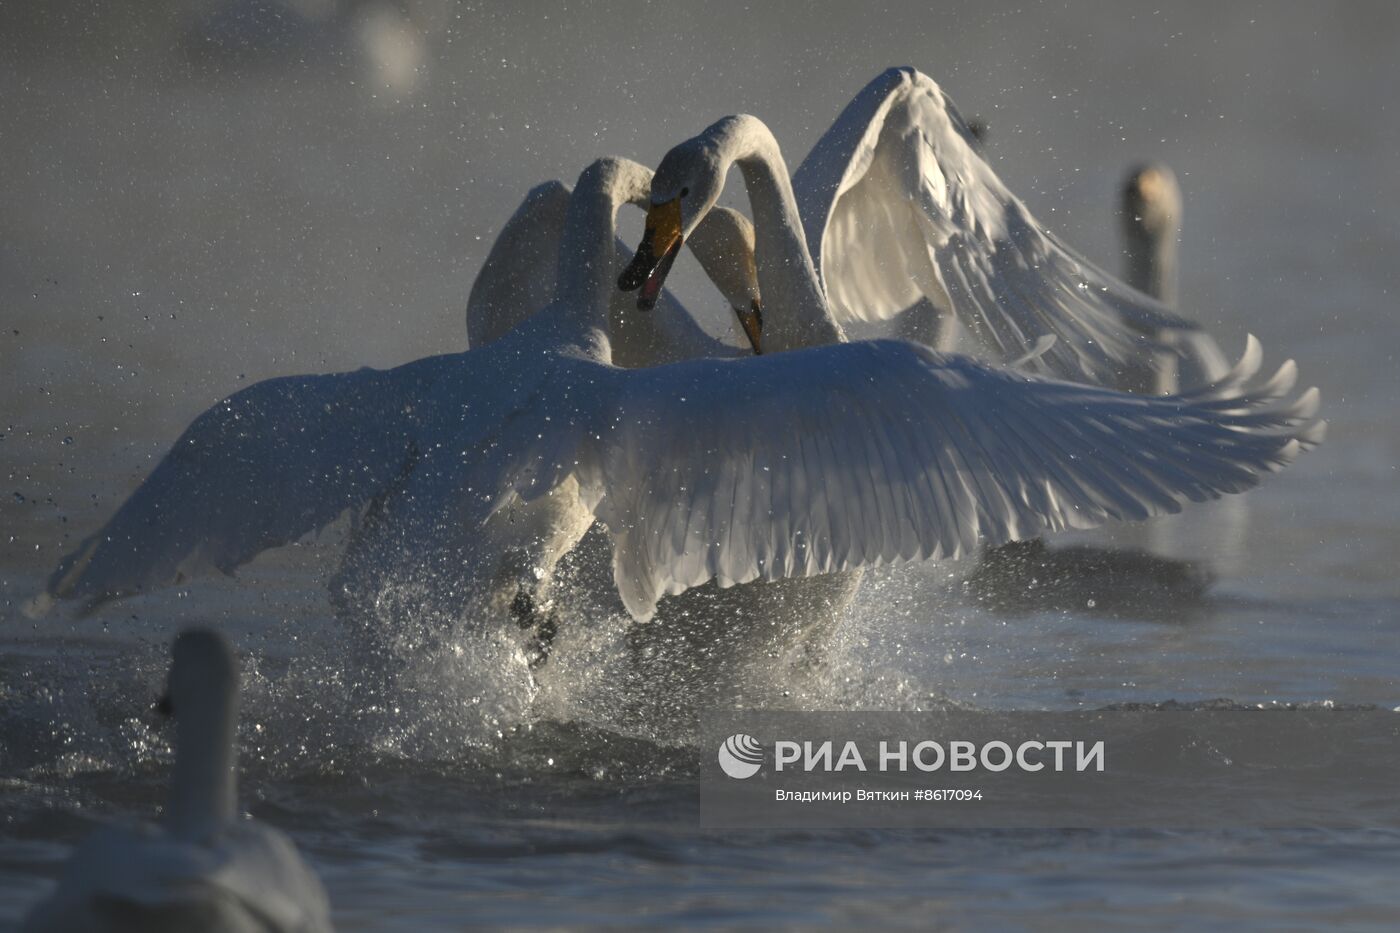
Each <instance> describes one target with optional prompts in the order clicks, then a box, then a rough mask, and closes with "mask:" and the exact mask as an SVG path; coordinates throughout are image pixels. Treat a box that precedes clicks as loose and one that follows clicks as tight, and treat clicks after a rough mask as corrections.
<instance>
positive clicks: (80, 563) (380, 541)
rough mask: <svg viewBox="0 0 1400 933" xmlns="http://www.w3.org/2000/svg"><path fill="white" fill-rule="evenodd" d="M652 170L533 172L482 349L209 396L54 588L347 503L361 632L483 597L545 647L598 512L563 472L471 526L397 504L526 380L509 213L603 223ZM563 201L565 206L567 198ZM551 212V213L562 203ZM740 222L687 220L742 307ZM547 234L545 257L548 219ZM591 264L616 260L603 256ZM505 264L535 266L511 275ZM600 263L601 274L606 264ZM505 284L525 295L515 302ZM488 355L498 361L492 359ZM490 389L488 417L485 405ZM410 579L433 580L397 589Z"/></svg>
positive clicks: (193, 560)
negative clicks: (515, 327)
mask: <svg viewBox="0 0 1400 933" xmlns="http://www.w3.org/2000/svg"><path fill="white" fill-rule="evenodd" d="M650 181H651V172H650V171H649V170H648V169H646V168H644V167H643V166H641V165H639V164H637V163H635V162H628V161H626V160H619V159H610V160H602V161H599V162H598V163H595V164H594V165H593V166H590V168H589V169H587V170H585V171H584V173H583V174H582V175H581V176H580V179H579V182H578V190H577V191H576V192H574V194H573V196H572V199H570V197H569V195H568V191H567V189H566V188H564V186H562V185H544V186H540V187H539V188H537V189H535V191H533V192H532V193H531V195H530V196H529V197H527V199H526V204H525V205H524V206H522V209H521V211H518V212H517V217H516V218H513V219H512V222H511V223H510V224H508V225H507V229H506V231H505V232H503V234H502V236H501V238H500V240H498V242H497V244H496V247H494V248H493V264H492V265H491V267H490V268H491V269H493V270H495V271H494V272H489V273H488V274H486V275H485V277H484V279H482V280H479V281H478V283H477V287H476V288H474V289H473V294H472V301H471V308H472V311H471V312H469V318H470V319H471V320H472V321H473V322H474V323H475V324H476V325H477V330H476V333H475V335H474V339H473V340H472V342H473V345H474V346H475V345H477V344H481V345H484V346H479V347H478V348H477V349H474V350H471V351H468V353H466V354H453V355H447V356H441V357H435V358H430V359H425V360H420V361H417V362H415V363H410V364H407V365H405V366H401V367H398V368H396V369H393V370H389V371H375V370H371V369H361V370H359V371H356V372H351V373H340V374H333V375H326V376H293V377H284V378H280V379H272V380H267V381H265V382H262V383H258V384H257V385H254V386H252V387H250V388H248V389H245V390H243V391H241V392H239V393H237V394H235V395H234V396H231V397H230V398H228V399H225V400H224V401H222V402H220V403H218V404H217V405H215V406H213V407H212V408H211V409H209V410H208V411H206V412H205V413H204V414H202V415H201V416H200V417H199V418H198V419H196V421H195V423H194V424H193V425H191V427H190V428H189V429H188V430H187V431H186V432H185V434H184V435H183V436H182V437H181V438H180V439H179V440H178V441H177V442H176V444H175V446H174V448H173V449H172V450H171V452H170V454H169V455H168V456H167V457H166V458H165V459H164V460H163V461H162V462H161V463H160V464H158V465H157V468H156V469H155V471H153V472H152V474H151V475H150V476H149V477H148V478H147V480H146V481H145V482H144V483H143V484H142V485H141V487H140V488H139V489H138V490H137V491H136V493H135V494H133V496H132V497H131V498H130V499H129V500H128V501H127V502H126V503H124V504H123V505H122V507H121V508H120V509H119V510H118V512H117V514H116V515H115V516H114V517H113V518H112V520H111V521H110V522H108V524H107V525H106V526H105V527H104V528H103V529H102V530H101V531H100V532H99V533H98V534H97V535H94V536H93V537H92V538H89V539H88V540H87V541H85V542H83V544H82V545H80V546H79V548H77V549H76V550H75V551H74V552H73V553H72V554H70V555H69V556H68V557H67V558H65V559H64V560H63V561H62V562H61V563H60V565H59V567H58V569H57V570H56V572H55V573H54V575H53V576H52V578H51V579H50V581H49V584H48V593H49V594H50V595H51V596H56V597H62V598H79V599H82V600H85V601H86V603H87V604H88V607H89V608H91V607H92V606H94V605H96V604H98V603H100V602H102V601H104V600H106V599H110V598H115V597H119V596H123V595H127V594H130V593H133V592H138V591H141V590H145V589H149V588H152V587H156V586H162V585H168V584H173V583H178V582H180V581H182V580H184V579H186V578H189V577H193V576H197V575H199V574H202V573H205V572H211V571H214V572H222V573H232V572H233V571H234V570H235V569H236V568H237V567H239V566H240V565H242V564H244V563H246V562H247V561H249V560H251V559H252V558H253V557H255V556H256V555H257V554H258V553H261V552H262V551H264V550H266V549H268V548H271V547H276V546H279V545H283V544H287V543H290V542H292V541H295V540H297V539H298V538H300V537H302V536H303V535H305V534H307V533H308V532H311V531H315V530H317V529H320V528H323V527H325V526H326V525H328V524H330V523H331V522H332V521H334V520H335V519H336V518H338V517H339V516H340V515H341V514H342V513H344V512H346V511H350V512H351V513H352V514H354V516H355V517H356V523H355V527H354V530H353V533H352V535H351V536H350V540H349V543H348V546H347V548H346V551H345V554H344V556H343V558H342V560H341V563H340V567H339V568H338V570H337V571H336V573H335V574H334V575H333V577H332V578H331V580H330V587H329V588H330V594H331V601H332V603H333V605H334V607H335V609H336V614H337V616H338V617H339V618H341V619H343V620H353V621H354V622H355V623H356V625H355V628H354V631H355V634H356V635H361V636H365V637H366V639H367V640H366V643H365V645H363V646H362V647H364V648H365V649H366V650H369V651H378V650H381V649H382V648H383V647H384V645H383V643H382V640H381V639H380V638H379V632H378V631H376V627H377V626H380V625H381V623H384V622H386V621H390V620H386V619H385V618H384V616H385V615H386V614H390V615H393V614H395V613H397V615H396V617H395V619H394V620H393V621H395V622H400V623H401V622H403V621H404V619H405V618H406V617H426V616H434V617H435V618H431V619H427V618H425V619H424V621H425V622H426V623H427V624H430V625H431V624H436V622H437V621H440V619H441V617H443V616H447V615H454V614H456V613H459V612H460V610H461V608H462V607H463V606H464V605H465V604H466V603H467V601H468V600H470V599H471V598H472V597H474V596H482V595H484V596H485V598H486V599H487V600H488V601H489V602H490V603H491V604H492V605H493V607H494V608H495V609H497V610H499V611H508V612H509V613H510V615H511V616H512V617H513V618H515V619H516V621H517V622H518V623H519V624H520V625H521V627H522V628H525V629H527V630H530V631H532V632H535V631H537V630H540V629H543V632H541V633H540V634H541V636H542V637H541V638H540V639H538V640H536V641H533V642H532V643H531V645H530V646H529V649H528V650H529V654H530V658H531V661H532V663H536V664H537V663H539V662H540V661H542V660H543V656H544V649H545V648H546V647H547V642H548V636H549V628H550V627H551V626H552V625H553V622H552V621H551V620H550V618H549V617H548V616H547V615H545V614H544V612H545V610H546V609H547V607H548V603H549V597H548V584H549V581H550V572H551V571H552V569H553V566H554V564H555V563H556V562H557V561H558V560H559V558H560V557H561V556H562V555H563V554H564V553H566V552H567V551H568V550H569V549H570V548H572V547H573V546H574V544H575V543H576V542H577V541H578V540H579V539H580V538H581V537H582V536H583V534H584V532H585V531H586V530H587V528H588V527H589V525H591V524H592V521H593V518H592V515H591V513H590V512H588V511H587V509H585V508H583V507H582V506H581V505H580V504H579V502H578V496H577V491H576V489H574V488H573V487H571V486H569V485H568V484H567V483H566V484H564V486H563V487H562V488H560V489H558V490H555V491H553V492H552V493H551V494H550V495H547V496H544V497H541V498H539V499H537V500H534V501H532V502H530V503H529V504H522V503H517V504H515V505H514V506H512V507H511V508H509V509H505V510H503V511H502V513H501V514H500V515H497V516H493V517H492V518H491V519H490V520H489V521H488V522H487V527H486V528H485V529H484V533H483V531H482V530H480V529H476V528H473V527H470V526H468V525H462V526H453V525H451V523H448V522H443V523H437V522H435V521H434V516H432V515H431V514H430V513H428V512H426V511H422V510H414V509H413V508H411V507H410V506H409V503H410V502H412V501H414V500H415V498H420V499H421V501H422V502H423V503H424V504H425V507H426V506H427V505H428V504H429V503H434V502H437V501H438V500H437V499H435V498H432V497H431V496H430V495H429V493H427V492H425V489H428V488H431V489H432V490H433V492H432V495H438V494H441V495H442V496H447V497H450V495H451V490H450V488H449V487H450V484H451V482H453V481H454V480H456V479H461V478H462V477H464V476H466V475H467V474H468V473H469V469H468V468H467V467H465V466H463V467H460V468H458V467H455V466H454V465H452V464H448V463H444V461H445V459H446V458H447V457H449V456H451V454H448V453H445V452H444V448H446V447H450V446H452V445H455V444H456V443H457V442H458V440H459V438H466V439H467V440H462V441H461V442H462V443H463V444H469V443H472V442H480V443H485V444H488V445H489V444H495V443H498V440H497V439H496V432H497V431H499V430H500V428H501V426H502V425H503V424H504V423H505V422H507V421H508V420H509V419H510V417H511V408H510V406H511V405H512V404H515V403H516V402H517V400H523V399H526V398H528V394H529V392H530V391H532V386H533V382H532V381H531V376H532V373H531V372H529V370H530V369H531V368H532V367H533V366H534V365H535V364H534V363H533V361H532V357H533V356H534V354H535V352H536V351H535V350H534V349H533V348H531V347H529V346H528V344H522V342H521V341H519V340H517V341H515V342H511V343H508V344H505V345H504V346H502V347H495V344H496V342H498V341H499V340H500V334H498V333H496V332H495V331H499V330H501V327H500V321H499V319H498V318H502V317H504V318H508V319H511V320H517V319H520V318H522V317H524V316H527V315H528V312H529V304H530V302H531V301H532V300H533V299H532V296H533V295H535V294H538V285H537V283H538V281H540V280H541V279H547V280H548V281H549V282H551V283H553V282H554V281H555V279H556V276H555V272H554V270H553V269H547V268H543V262H542V260H541V259H540V257H539V256H538V254H537V253H530V252H528V250H529V249H531V248H533V247H535V246H536V245H537V244H538V243H539V242H541V238H547V237H550V236H551V234H549V233H548V230H549V229H550V225H548V224H546V225H544V226H543V227H542V226H541V225H540V224H539V223H535V224H534V226H533V229H524V228H522V225H521V224H520V223H519V222H518V219H519V218H520V217H536V218H538V215H539V214H540V213H541V212H543V213H544V215H545V216H547V217H548V216H551V215H552V213H557V212H555V211H554V208H561V209H562V210H563V211H564V213H566V214H570V216H571V218H572V220H571V222H572V223H573V224H574V226H575V230H574V233H573V234H572V236H573V239H574V240H575V241H577V242H579V243H583V242H587V241H589V240H590V239H592V238H598V237H604V236H606V237H614V238H615V219H614V218H615V213H616V209H617V206H618V204H620V203H621V202H623V201H627V200H636V199H639V198H640V199H645V197H646V194H647V192H648V190H649V187H650ZM561 195H562V196H563V197H562V198H561V197H560V196H561ZM541 203H543V204H544V205H545V206H544V207H543V208H539V207H538V205H540V204H541ZM570 204H576V205H577V207H575V208H574V210H573V211H572V213H570V211H569V206H570ZM527 207H528V208H530V210H526V208H527ZM558 226H559V227H563V226H564V223H563V217H560V218H559V225H558ZM555 229H557V228H555ZM522 233H531V234H534V235H536V236H523V235H521V234H522ZM752 238H753V233H752V228H751V226H750V225H749V223H748V221H747V219H746V218H744V217H743V216H742V215H739V214H737V213H736V212H732V211H720V212H716V213H715V214H714V215H713V222H712V223H710V222H707V223H706V224H705V225H704V226H702V227H701V228H700V229H699V230H697V236H696V237H695V238H694V239H693V241H692V246H693V248H694V249H695V250H696V253H697V255H698V256H699V257H700V258H701V260H702V262H703V264H704V265H705V267H706V268H707V269H708V270H710V272H711V273H712V274H713V275H715V276H716V280H717V282H718V284H720V286H721V288H722V290H724V291H725V293H726V294H727V295H729V296H730V300H731V301H733V302H735V303H736V307H739V308H742V309H743V310H745V311H750V312H752V313H757V309H758V294H757V290H756V284H755V281H754V273H753V262H752ZM552 241H553V248H554V250H555V252H556V257H555V260H554V264H555V265H557V264H558V262H559V259H558V255H557V254H558V251H559V245H558V244H559V234H558V233H557V232H556V233H554V234H552ZM498 252H501V253H503V254H504V255H506V256H509V255H511V254H512V252H517V253H520V254H523V255H524V256H525V257H526V259H527V260H528V261H525V262H515V263H507V262H506V261H505V260H504V259H502V260H500V261H496V254H497V253H498ZM585 258H586V257H585ZM603 261H608V262H613V261H615V260H614V259H613V257H612V254H611V253H609V254H608V255H607V257H606V258H605V259H604V260H603ZM502 269H519V270H521V271H522V272H525V271H528V272H530V273H531V274H519V275H505V274H503V273H502V272H501V271H500V270H502ZM599 274H602V275H604V276H605V278H608V279H611V273H608V272H600V273H599ZM483 282H484V283H485V284H483ZM532 289H534V291H532ZM609 291H610V290H609ZM512 292H515V293H517V294H518V295H519V297H517V298H515V299H514V300H513V301H512V299H511V298H510V296H511V294H512ZM608 298H609V295H607V294H603V293H602V292H598V294H597V295H595V296H594V298H593V299H592V300H597V301H600V302H601V303H602V305H603V307H608V301H607V299H608ZM744 305H747V307H744ZM493 316H494V317H493ZM632 316H633V317H635V318H637V321H636V322H635V323H636V324H637V327H636V330H637V331H638V332H640V334H641V338H640V339H632V340H631V341H630V342H629V345H630V347H631V349H632V352H633V354H634V355H635V356H642V357H645V356H647V355H648V354H651V355H653V356H662V355H664V354H667V353H671V354H675V353H684V352H699V351H700V349H704V350H708V351H712V352H722V350H723V345H722V344H719V343H718V342H716V341H712V340H710V339H709V338H708V337H705V336H704V335H703V332H701V331H699V329H698V328H694V327H693V325H692V328H691V329H689V330H686V329H679V330H678V329H676V328H674V327H671V324H670V319H669V318H665V319H660V326H656V324H655V322H654V321H653V316H651V315H648V314H639V313H637V312H632ZM648 324H651V325H652V326H648ZM506 329H507V330H509V329H510V328H506ZM677 334H678V335H679V336H678V337H677V336H675V335H677ZM696 334H699V335H700V336H699V337H698V338H696V336H695V335H696ZM543 342H544V343H547V342H548V341H547V340H545V341H543ZM487 350H491V351H492V352H489V353H488V352H486V351H487ZM540 352H547V349H542V350H541V351H540ZM730 352H737V351H730ZM491 367H495V369H496V370H499V371H500V372H501V375H500V376H494V375H493V374H492V373H493V369H492V368H491ZM469 371H470V372H469ZM473 376H475V377H476V378H473ZM497 404H500V405H501V406H502V409H503V410H501V411H500V413H499V414H500V418H501V424H494V423H492V422H491V420H490V419H491V418H492V415H493V409H494V406H496V405H497ZM473 416H476V417H473ZM458 420H460V422H461V423H460V424H459V423H457V422H458ZM465 449H466V448H465V447H464V448H463V450H465ZM458 453H461V451H458ZM454 470H455V472H454ZM434 484H442V486H441V487H439V486H435V485H434ZM425 524H426V525H427V526H429V527H430V528H431V530H425V528H424V527H423V526H424V525H425ZM417 562H421V563H417ZM415 581H418V582H424V583H426V585H424V586H420V587H417V592H416V593H413V594H411V596H410V600H409V603H408V604H407V605H401V601H402V598H401V595H402V594H405V593H406V591H408V590H412V589H414V587H413V585H412V584H413V583H414V582H415ZM400 610H402V611H400ZM390 627H393V626H390ZM366 629H368V630H366Z"/></svg>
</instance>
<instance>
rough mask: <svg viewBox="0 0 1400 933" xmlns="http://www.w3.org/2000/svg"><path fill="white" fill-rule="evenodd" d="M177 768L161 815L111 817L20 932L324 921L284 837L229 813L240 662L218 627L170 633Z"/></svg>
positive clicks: (298, 925)
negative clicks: (114, 821) (143, 821)
mask: <svg viewBox="0 0 1400 933" xmlns="http://www.w3.org/2000/svg"><path fill="white" fill-rule="evenodd" d="M173 655H174V663H173V665H172V666H171V669H170V683H169V691H168V693H167V694H166V699H165V701H164V702H163V703H162V706H163V708H166V709H167V710H168V711H169V713H170V714H171V715H173V716H174V718H175V728H176V741H175V772H174V777H173V779H172V782H171V793H170V802H169V806H168V808H167V810H166V814H165V819H164V825H162V826H159V827H157V826H149V825H137V826H132V827H115V826H113V827H109V828H106V829H103V830H100V831H99V832H97V833H96V834H94V835H93V836H92V837H91V838H90V839H88V840H87V841H86V842H85V843H83V844H82V845H81V846H80V847H79V848H78V849H77V851H76V852H75V853H74V854H73V857H72V858H71V859H70V860H69V862H68V864H67V866H66V868H65V870H64V873H63V877H62V878H61V880H60V881H59V885H58V889H57V890H56V891H54V893H53V894H52V895H51V896H50V897H49V898H48V899H46V900H45V901H44V902H43V903H41V904H40V905H39V906H38V907H36V908H35V910H34V912H33V913H32V914H31V915H30V916H29V918H28V919H27V920H26V921H25V924H24V927H23V929H25V930H26V931H33V933H39V931H55V933H57V931H63V933H77V931H84V930H94V931H95V930H142V931H150V933H158V931H164V930H169V931H182V933H183V931H187V930H210V931H214V930H220V931H225V930H226V931H253V930H257V931H278V933H282V931H288V933H290V931H298V933H315V931H320V930H330V929H331V921H330V905H329V903H328V902H327V900H326V892H325V890H324V889H323V888H322V887H321V882H320V880H319V879H317V877H316V875H315V873H314V872H312V870H311V869H310V868H308V867H307V865H306V863H305V862H303V861H302V860H301V857H300V856H299V855H298V854H297V850H296V846H295V845H293V844H292V841H291V840H290V839H288V838H287V837H286V836H285V835H283V834H282V833H280V832H278V831H277V830H276V829H273V828H272V827H270V826H265V825H263V824H261V823H256V822H252V821H249V820H242V819H239V817H238V812H237V788H236V764H235V761H234V757H235V755H234V737H235V733H236V732H237V726H238V665H237V661H236V659H235V658H234V656H233V652H232V651H231V650H230V649H229V646H228V643H227V642H226V641H225V640H224V639H223V637H222V636H220V635H219V634H218V633H216V632H212V631H207V630H201V629H191V630H187V631H184V632H182V633H181V634H180V635H179V637H177V638H176V639H175V645H174V650H173Z"/></svg>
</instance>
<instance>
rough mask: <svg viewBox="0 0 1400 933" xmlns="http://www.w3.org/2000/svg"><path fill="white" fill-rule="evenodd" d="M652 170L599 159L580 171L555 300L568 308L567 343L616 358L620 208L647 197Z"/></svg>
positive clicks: (563, 323)
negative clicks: (612, 326)
mask: <svg viewBox="0 0 1400 933" xmlns="http://www.w3.org/2000/svg"><path fill="white" fill-rule="evenodd" d="M650 190H651V172H650V171H649V170H648V169H646V168H645V167H644V166H642V165H639V164H637V163H635V162H632V161H630V160H627V159H599V160H598V161H596V162H594V163H593V164H592V165H590V166H589V167H588V168H586V169H584V171H583V174H582V175H580V176H579V180H578V184H577V186H575V188H574V193H573V196H572V197H571V198H570V199H569V209H568V212H567V213H566V214H565V217H564V232H563V236H562V237H561V239H560V244H559V268H558V276H557V282H558V286H557V289H556V292H555V303H556V305H559V306H561V307H563V308H564V309H566V310H565V313H564V314H563V320H562V321H561V322H560V333H559V338H560V340H561V341H562V342H565V343H569V344H573V345H576V346H579V347H582V348H584V349H585V350H586V351H587V352H588V353H589V355H591V356H594V357H599V358H602V359H603V360H604V362H607V361H609V360H610V359H611V345H610V342H609V339H608V333H609V320H608V317H609V310H610V308H611V304H612V299H613V292H614V291H615V289H616V285H615V284H614V283H615V282H616V280H617V273H618V258H617V209H618V207H620V206H621V205H622V204H623V203H624V202H629V201H645V199H646V198H647V196H648V193H649V192H650Z"/></svg>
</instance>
